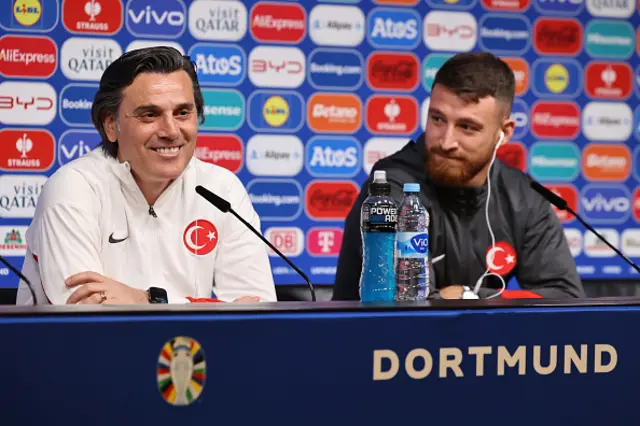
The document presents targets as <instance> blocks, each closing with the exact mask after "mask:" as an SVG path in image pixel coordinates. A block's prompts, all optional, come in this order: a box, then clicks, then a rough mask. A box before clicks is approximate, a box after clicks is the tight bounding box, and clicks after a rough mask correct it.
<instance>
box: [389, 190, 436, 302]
mask: <svg viewBox="0 0 640 426" xmlns="http://www.w3.org/2000/svg"><path fill="white" fill-rule="evenodd" d="M403 190H404V198H403V200H402V202H401V203H400V207H399V208H398V225H397V230H398V231H397V233H396V253H395V259H394V265H395V274H396V300H398V301H400V300H425V299H426V298H427V296H428V295H429V219H430V218H429V212H428V211H427V209H426V208H425V206H424V204H422V201H420V198H419V197H418V194H419V193H420V185H419V184H417V183H406V184H405V185H404V188H403Z"/></svg>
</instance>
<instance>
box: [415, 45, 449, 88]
mask: <svg viewBox="0 0 640 426" xmlns="http://www.w3.org/2000/svg"><path fill="white" fill-rule="evenodd" d="M452 56H453V54H451V53H431V54H429V55H427V57H426V58H425V60H424V63H423V65H422V69H423V72H422V75H423V77H422V84H424V88H425V89H426V90H427V92H431V87H432V86H433V81H434V80H435V79H436V74H437V73H438V70H439V69H440V68H441V67H442V66H443V65H444V63H445V62H447V60H448V59H449V58H451V57H452Z"/></svg>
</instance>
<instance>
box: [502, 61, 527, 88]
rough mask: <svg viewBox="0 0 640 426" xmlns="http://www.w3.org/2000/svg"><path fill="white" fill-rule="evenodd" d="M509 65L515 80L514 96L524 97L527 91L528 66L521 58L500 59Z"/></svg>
mask: <svg viewBox="0 0 640 426" xmlns="http://www.w3.org/2000/svg"><path fill="white" fill-rule="evenodd" d="M502 60H503V61H504V62H506V63H507V65H509V68H511V71H513V76H514V77H515V79H516V96H522V95H524V94H525V93H526V92H527V90H529V64H528V63H527V61H525V60H524V59H521V58H502Z"/></svg>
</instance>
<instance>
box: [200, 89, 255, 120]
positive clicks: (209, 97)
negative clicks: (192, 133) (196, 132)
mask: <svg viewBox="0 0 640 426" xmlns="http://www.w3.org/2000/svg"><path fill="white" fill-rule="evenodd" d="M202 96H203V98H204V118H205V122H204V124H202V126H201V127H202V129H205V130H236V129H238V128H240V126H242V123H243V122H244V109H245V104H244V97H243V96H242V94H241V93H240V92H238V91H237V90H225V89H204V90H202Z"/></svg>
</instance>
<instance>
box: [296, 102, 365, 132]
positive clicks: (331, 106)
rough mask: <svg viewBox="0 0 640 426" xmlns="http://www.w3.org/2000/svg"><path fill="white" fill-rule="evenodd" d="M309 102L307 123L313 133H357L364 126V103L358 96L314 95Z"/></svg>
mask: <svg viewBox="0 0 640 426" xmlns="http://www.w3.org/2000/svg"><path fill="white" fill-rule="evenodd" d="M308 102H309V106H308V109H307V123H308V125H309V128H310V129H311V130H313V131H316V132H325V133H355V132H356V131H357V130H358V129H359V128H360V126H361V124H362V103H361V102H360V99H359V98H358V97H357V96H356V95H353V94H339V93H314V94H313V95H311V97H309V101H308Z"/></svg>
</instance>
